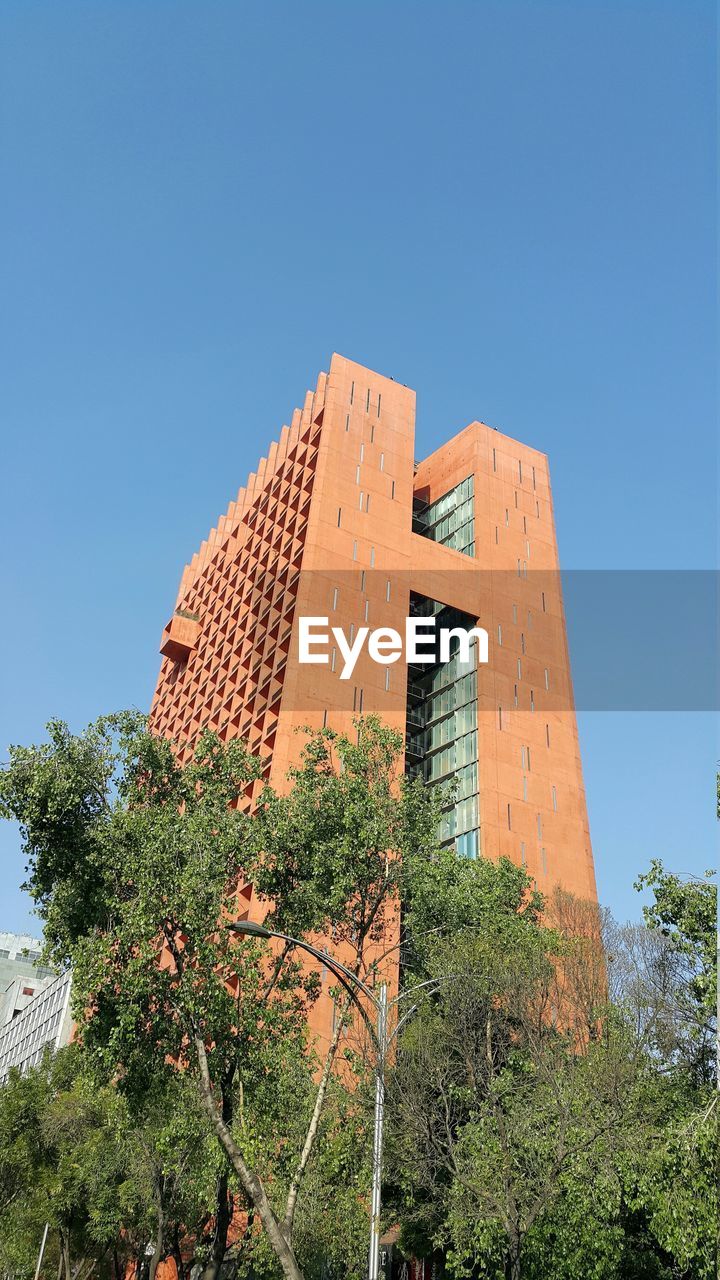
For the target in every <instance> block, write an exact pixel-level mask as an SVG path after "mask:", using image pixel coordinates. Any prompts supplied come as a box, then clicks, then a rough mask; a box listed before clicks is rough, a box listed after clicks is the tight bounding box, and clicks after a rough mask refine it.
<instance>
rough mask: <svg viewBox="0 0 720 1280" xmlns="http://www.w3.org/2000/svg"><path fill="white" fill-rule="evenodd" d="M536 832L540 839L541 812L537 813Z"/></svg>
mask: <svg viewBox="0 0 720 1280" xmlns="http://www.w3.org/2000/svg"><path fill="white" fill-rule="evenodd" d="M537 832H538V840H542V814H541V813H539V814H538V816H537Z"/></svg>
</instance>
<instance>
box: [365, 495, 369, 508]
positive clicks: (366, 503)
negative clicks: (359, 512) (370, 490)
mask: <svg viewBox="0 0 720 1280" xmlns="http://www.w3.org/2000/svg"><path fill="white" fill-rule="evenodd" d="M365 510H366V511H369V510H370V494H368V496H367V498H366V499H365Z"/></svg>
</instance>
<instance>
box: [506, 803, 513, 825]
mask: <svg viewBox="0 0 720 1280" xmlns="http://www.w3.org/2000/svg"><path fill="white" fill-rule="evenodd" d="M507 818H508V831H512V810H511V808H510V805H509V804H508V807H507Z"/></svg>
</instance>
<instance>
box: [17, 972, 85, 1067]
mask: <svg viewBox="0 0 720 1280" xmlns="http://www.w3.org/2000/svg"><path fill="white" fill-rule="evenodd" d="M71 985H72V974H71V973H61V974H59V975H58V976H57V977H55V978H52V979H51V980H49V981H47V982H46V983H45V985H44V987H42V989H41V990H40V991H38V993H37V995H35V996H33V998H32V1000H31V1001H30V1002H29V1003H28V1004H27V1005H26V1006H25V1008H24V1009H23V1010H22V1011H21V1012H20V1013H18V1014H17V1015H16V1016H15V1017H14V1018H13V1019H12V1020H11V1021H10V1022H8V1023H7V1025H6V1026H4V1027H3V1028H2V1030H0V1084H3V1083H4V1082H5V1080H7V1077H8V1072H9V1071H10V1069H11V1068H12V1067H17V1068H18V1069H19V1070H20V1071H27V1070H28V1068H29V1067H34V1066H35V1065H36V1063H38V1062H39V1061H40V1059H41V1057H42V1054H43V1050H44V1049H45V1047H46V1046H49V1047H50V1048H51V1049H52V1050H55V1049H58V1048H60V1046H61V1045H63V1044H67V1042H68V1040H69V1038H70V1032H71V1030H72V1019H71V1017H70V1011H69V1004H70V987H71Z"/></svg>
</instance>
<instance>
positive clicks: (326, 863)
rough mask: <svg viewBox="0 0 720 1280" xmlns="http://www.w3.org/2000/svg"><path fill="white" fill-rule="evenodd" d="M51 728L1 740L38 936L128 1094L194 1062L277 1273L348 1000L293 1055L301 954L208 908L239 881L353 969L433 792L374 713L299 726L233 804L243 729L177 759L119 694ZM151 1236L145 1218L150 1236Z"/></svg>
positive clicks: (306, 1004) (137, 1099) (85, 1035)
mask: <svg viewBox="0 0 720 1280" xmlns="http://www.w3.org/2000/svg"><path fill="white" fill-rule="evenodd" d="M50 734H51V740H50V743H49V744H48V745H46V746H43V747H38V748H14V749H13V750H12V752H11V760H10V766H9V769H8V770H7V771H6V772H5V774H4V775H3V776H2V781H1V782H0V799H1V800H2V803H3V805H4V810H5V812H6V813H7V814H8V815H10V816H14V817H16V818H17V819H18V820H19V821H20V822H21V824H22V828H23V834H24V841H25V848H26V851H27V855H28V863H29V885H30V887H31V891H32V892H33V893H34V894H35V897H36V900H37V901H38V904H39V909H40V912H41V914H42V915H43V916H44V918H45V920H46V922H47V936H48V941H49V946H50V951H51V953H52V955H53V957H54V958H55V959H56V960H64V961H65V962H69V961H71V962H72V964H73V967H74V988H73V989H74V1012H75V1016H76V1018H77V1020H78V1023H79V1025H80V1027H81V1034H82V1040H83V1045H84V1049H85V1051H86V1053H87V1054H88V1056H89V1058H90V1060H91V1061H93V1063H94V1064H96V1068H97V1070H98V1071H100V1072H101V1073H104V1074H105V1075H106V1076H113V1077H114V1078H117V1080H118V1083H119V1087H120V1089H121V1090H122V1092H123V1094H124V1096H125V1097H126V1098H127V1099H128V1102H129V1105H130V1108H131V1110H132V1112H133V1114H135V1115H140V1114H142V1112H143V1108H144V1107H145V1105H146V1101H147V1099H148V1097H149V1096H150V1095H151V1093H152V1091H153V1089H155V1088H157V1086H158V1079H159V1078H162V1080H163V1081H165V1082H167V1081H169V1080H170V1079H172V1078H173V1077H174V1076H175V1075H176V1074H177V1073H178V1072H180V1073H182V1074H184V1075H185V1076H186V1077H187V1078H188V1079H190V1080H191V1081H192V1082H193V1083H194V1086H195V1087H196V1089H197V1091H198V1096H199V1098H200V1101H201V1104H202V1106H203V1108H204V1110H205V1113H206V1115H207V1117H208V1120H209V1123H210V1124H211V1126H212V1129H213V1132H214V1134H215V1136H216V1140H217V1142H218V1144H219V1146H220V1148H221V1150H222V1151H223V1153H224V1156H225V1158H226V1160H227V1162H228V1165H229V1167H230V1169H231V1171H232V1173H233V1176H234V1177H235V1178H236V1180H237V1186H238V1189H239V1192H240V1200H241V1207H242V1208H244V1209H245V1211H246V1212H247V1214H249V1215H250V1217H251V1218H252V1219H253V1221H254V1222H258V1221H259V1222H260V1223H261V1224H262V1227H263V1230H264V1232H265V1235H266V1237H267V1240H268V1243H269V1245H270V1247H271V1249H272V1250H273V1253H274V1255H275V1257H276V1259H277V1261H278V1262H279V1264H280V1266H281V1268H282V1270H283V1272H284V1274H285V1275H286V1276H288V1277H292V1280H297V1277H299V1276H300V1274H301V1272H300V1267H299V1264H298V1259H297V1256H296V1254H295V1251H294V1247H293V1235H294V1231H295V1226H296V1219H297V1214H298V1206H299V1204H300V1203H301V1194H302V1187H303V1183H304V1181H305V1179H306V1174H307V1170H308V1167H309V1164H310V1161H311V1158H312V1157H313V1153H314V1152H315V1149H316V1146H317V1142H318V1136H319V1135H320V1134H321V1133H322V1132H323V1126H322V1124H321V1120H322V1114H323V1108H324V1106H325V1103H326V1099H327V1097H328V1091H329V1088H330V1083H331V1076H332V1070H333V1065H334V1063H335V1059H336V1056H337V1054H338V1049H339V1046H340V1043H341V1038H342V1028H343V1019H344V1015H345V1014H346V1013H347V1008H346V1006H345V1004H344V1003H343V1002H340V1006H339V1017H338V1018H337V1019H336V1026H335V1033H334V1034H333V1036H332V1037H331V1042H330V1045H329V1046H328V1047H327V1050H326V1052H325V1054H324V1059H323V1060H322V1061H321V1062H318V1063H317V1073H316V1075H315V1077H313V1068H314V1065H315V1064H314V1060H313V1057H312V1052H311V1046H310V1045H309V1043H308V1035H307V1014H308V1011H309V1008H310V1006H311V1004H312V1002H313V1001H314V1000H315V999H316V998H317V994H318V991H319V978H318V975H317V973H314V972H308V971H304V970H303V969H302V968H301V966H300V964H299V963H298V960H297V957H296V956H295V955H294V954H293V948H292V946H290V945H287V946H286V947H284V948H283V949H282V950H280V951H279V952H277V951H273V950H272V949H271V948H269V947H268V946H267V945H266V944H265V943H262V942H257V941H256V940H253V941H250V940H245V941H242V942H238V941H236V940H235V939H234V937H233V935H231V934H230V933H229V931H228V930H227V928H225V927H224V926H225V924H226V923H227V922H228V921H230V920H232V919H233V918H234V917H235V915H236V914H237V911H238V890H239V888H240V887H241V886H242V885H243V884H244V883H246V882H248V881H249V882H251V883H252V884H253V885H254V886H255V889H256V891H257V893H258V894H259V895H260V896H261V897H262V898H264V900H265V901H266V903H267V906H268V908H269V911H270V923H271V924H273V925H274V926H277V927H282V928H283V929H284V930H287V931H288V932H291V933H293V934H294V935H295V936H298V937H301V938H302V937H305V936H308V935H315V934H324V935H332V937H333V939H334V944H335V945H337V946H341V947H342V948H343V954H344V956H345V958H346V961H347V962H349V963H350V964H351V965H352V967H353V968H354V969H355V972H357V973H358V974H365V975H366V976H367V975H368V974H369V973H370V972H371V970H372V967H373V964H374V958H375V956H376V955H377V951H378V947H379V946H380V944H381V939H382V937H383V936H384V933H385V930H386V929H387V928H392V927H393V925H394V921H395V920H396V919H397V910H398V906H397V903H398V894H399V892H400V890H401V881H402V878H403V876H404V875H405V874H406V868H408V867H409V866H410V865H411V864H412V862H413V860H416V859H417V858H422V857H424V856H427V853H428V851H429V849H430V848H431V847H432V844H433V841H434V830H435V825H436V817H437V810H436V800H435V799H434V798H432V797H431V796H429V795H428V793H425V792H423V791H422V788H421V787H420V785H419V784H406V783H405V782H404V781H403V780H402V779H400V778H399V776H398V775H399V773H400V769H399V763H398V761H399V751H400V746H401V743H400V739H399V738H398V736H397V735H396V734H393V733H392V732H390V731H389V730H387V729H384V728H383V727H382V726H381V725H380V724H379V723H378V722H377V721H375V720H372V719H369V720H365V721H362V720H361V721H359V722H358V725H357V740H356V741H355V742H351V741H350V740H349V739H348V738H347V737H344V736H341V735H334V734H331V733H329V732H328V731H324V732H322V733H320V734H317V735H310V736H309V738H308V741H307V745H306V748H305V751H304V754H303V757H302V760H301V763H300V765H299V766H298V767H297V768H296V769H295V770H293V771H292V774H291V778H290V784H291V785H290V789H289V791H288V793H287V794H286V795H283V796H279V795H277V794H275V792H274V791H272V790H271V789H270V788H269V787H266V788H264V790H263V792H262V794H261V796H260V799H259V801H258V803H257V804H256V807H255V808H254V809H252V810H251V808H250V804H249V797H250V793H251V791H252V789H253V787H254V786H255V785H256V784H257V782H258V779H259V777H260V772H261V765H260V762H259V761H257V760H256V759H254V758H253V757H251V756H250V755H249V754H248V753H247V751H246V749H245V748H244V746H243V745H242V744H241V743H238V742H232V743H229V744H224V743H222V742H221V741H220V740H219V739H218V738H217V737H215V736H213V735H212V734H209V733H206V734H204V735H202V736H201V739H200V741H199V743H198V746H197V750H196V753H195V757H194V759H193V761H192V762H191V763H190V764H189V765H188V766H186V767H185V768H182V767H180V765H179V764H178V762H177V760H176V758H175V756H174V755H173V752H172V749H171V746H170V744H168V743H167V742H165V741H163V740H160V739H156V738H154V737H153V736H152V735H150V734H148V733H147V732H145V730H144V728H143V726H142V725H141V724H140V723H139V722H138V720H137V718H134V717H132V716H126V715H123V716H116V717H106V718H104V719H103V720H102V721H100V722H98V724H97V725H95V726H90V728H89V729H88V730H87V731H86V732H85V734H83V735H80V739H79V740H78V739H76V738H74V737H73V736H72V735H71V734H69V732H68V731H67V729H66V728H65V726H60V725H51V726H50ZM53 779H56V780H57V779H59V785H58V787H57V788H56V787H55V785H54V782H53ZM71 848H73V849H74V850H75V851H76V856H75V857H74V858H73V857H71V856H70V850H71ZM88 885H92V886H93V889H92V892H90V891H88V893H87V895H86V897H85V899H84V902H83V904H82V907H77V906H76V907H74V909H73V911H72V912H71V913H70V916H69V918H68V920H67V921H66V920H65V918H64V915H63V911H64V908H65V906H66V905H67V903H68V902H69V900H70V899H74V897H75V895H77V894H78V893H79V892H82V891H83V887H84V886H88ZM163 1087H164V1086H163ZM258 1117H262V1124H261V1125H260V1124H259V1123H258ZM287 1135H292V1142H290V1141H288V1137H287ZM223 1205H225V1206H227V1187H225V1188H224V1189H223V1194H222V1197H221V1198H220V1199H219V1200H218V1205H217V1212H216V1220H217V1219H219V1218H220V1217H223V1216H224V1218H225V1219H226V1220H227V1216H228V1215H227V1210H226V1209H225V1210H223V1207H222V1206H223ZM164 1247H165V1239H164V1236H163V1238H162V1239H161V1238H160V1236H158V1239H157V1240H156V1253H155V1254H154V1255H153V1256H154V1257H155V1256H158V1257H159V1256H160V1253H161V1250H162V1249H163V1248H164ZM221 1252H222V1251H221V1250H220V1249H218V1254H217V1256H218V1258H219V1257H220V1253H221Z"/></svg>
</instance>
